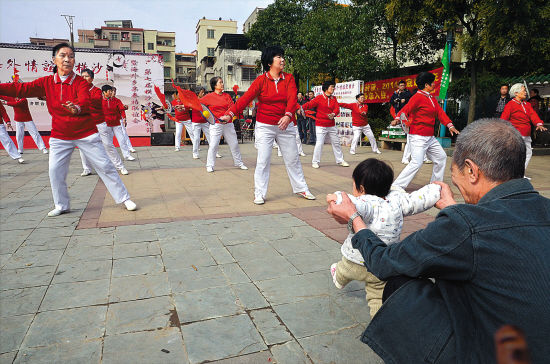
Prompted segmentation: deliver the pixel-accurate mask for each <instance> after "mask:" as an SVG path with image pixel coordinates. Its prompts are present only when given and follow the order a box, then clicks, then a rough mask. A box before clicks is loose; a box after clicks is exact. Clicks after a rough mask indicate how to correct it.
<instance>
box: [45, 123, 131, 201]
mask: <svg viewBox="0 0 550 364" xmlns="http://www.w3.org/2000/svg"><path fill="white" fill-rule="evenodd" d="M75 147H78V149H80V150H81V151H82V153H83V154H84V155H85V156H86V159H87V160H88V161H89V162H90V164H91V165H92V166H93V167H94V169H95V170H96V172H97V174H98V175H99V177H100V178H101V180H102V181H103V183H104V184H105V187H107V190H108V191H109V193H110V194H111V196H113V199H114V200H115V202H116V203H122V202H124V201H126V200H128V199H129V198H130V195H129V194H128V190H127V189H126V186H124V183H123V182H122V180H121V179H120V177H119V175H118V172H117V170H116V169H115V167H114V166H113V163H112V162H111V161H110V160H109V157H108V156H107V154H106V153H105V148H104V146H103V143H102V140H101V138H100V136H99V134H98V133H96V134H92V135H90V136H87V137H86V138H82V139H76V140H63V139H57V138H50V160H49V173H50V184H51V187H52V195H53V202H54V204H55V207H56V208H57V209H60V210H69V208H70V203H69V201H70V199H69V191H68V189H67V173H68V172H69V164H70V162H71V155H72V154H73V150H74V148H75Z"/></svg>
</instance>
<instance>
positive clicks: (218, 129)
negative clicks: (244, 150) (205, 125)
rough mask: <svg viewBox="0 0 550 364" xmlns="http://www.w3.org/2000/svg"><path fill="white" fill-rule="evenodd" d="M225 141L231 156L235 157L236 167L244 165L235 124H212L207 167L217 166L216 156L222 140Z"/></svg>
mask: <svg viewBox="0 0 550 364" xmlns="http://www.w3.org/2000/svg"><path fill="white" fill-rule="evenodd" d="M222 135H223V138H224V139H225V142H226V143H227V145H229V149H230V150H231V154H232V155H233V163H234V164H235V167H240V166H242V165H243V161H242V159H241V150H240V149H239V142H238V140H237V133H236V132H235V127H234V126H233V123H227V124H221V123H220V124H212V125H210V144H209V145H208V157H207V158H206V166H207V167H212V168H214V165H215V164H216V154H217V153H218V147H219V146H220V138H221V137H222Z"/></svg>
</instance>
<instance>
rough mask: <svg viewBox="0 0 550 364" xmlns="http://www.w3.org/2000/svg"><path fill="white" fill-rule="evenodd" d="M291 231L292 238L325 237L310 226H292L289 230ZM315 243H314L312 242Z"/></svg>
mask: <svg viewBox="0 0 550 364" xmlns="http://www.w3.org/2000/svg"><path fill="white" fill-rule="evenodd" d="M290 230H291V231H292V236H294V237H303V238H310V237H324V236H325V235H324V234H323V233H322V232H320V231H319V230H317V229H314V228H312V227H311V226H307V225H306V226H293V227H291V228H290ZM313 242H315V241H313Z"/></svg>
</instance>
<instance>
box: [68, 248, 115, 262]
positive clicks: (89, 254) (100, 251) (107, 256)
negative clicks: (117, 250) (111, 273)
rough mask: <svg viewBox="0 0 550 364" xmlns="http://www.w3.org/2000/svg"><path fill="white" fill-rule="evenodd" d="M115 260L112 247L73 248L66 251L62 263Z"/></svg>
mask: <svg viewBox="0 0 550 364" xmlns="http://www.w3.org/2000/svg"><path fill="white" fill-rule="evenodd" d="M111 259H113V247H112V246H108V245H105V246H71V247H68V248H67V250H65V254H63V259H62V260H61V263H70V262H76V261H95V260H111Z"/></svg>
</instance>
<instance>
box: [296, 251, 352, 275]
mask: <svg viewBox="0 0 550 364" xmlns="http://www.w3.org/2000/svg"><path fill="white" fill-rule="evenodd" d="M336 253H337V255H338V257H336V258H335V257H334V254H329V253H328V252H326V251H317V252H309V253H300V254H293V255H287V256H286V259H287V260H288V261H289V262H290V263H292V265H293V266H295V267H296V268H297V269H298V270H299V271H300V272H302V273H310V272H318V271H326V272H329V271H330V266H331V264H332V263H334V262H337V261H338V259H341V256H342V255H341V253H340V252H339V251H337V252H336Z"/></svg>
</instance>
